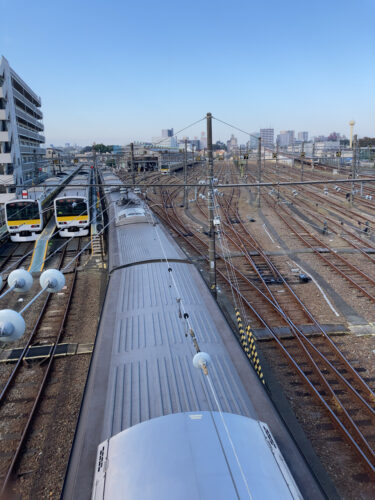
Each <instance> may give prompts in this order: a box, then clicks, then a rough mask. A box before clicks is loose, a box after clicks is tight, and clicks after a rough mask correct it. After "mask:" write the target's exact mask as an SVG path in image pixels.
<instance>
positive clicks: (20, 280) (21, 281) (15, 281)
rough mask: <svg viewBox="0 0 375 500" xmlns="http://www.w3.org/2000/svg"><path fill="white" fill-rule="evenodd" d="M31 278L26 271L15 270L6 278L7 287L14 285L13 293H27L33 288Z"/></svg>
mask: <svg viewBox="0 0 375 500" xmlns="http://www.w3.org/2000/svg"><path fill="white" fill-rule="evenodd" d="M33 281H34V280H33V277H32V275H31V273H29V272H28V271H26V269H15V270H14V271H12V272H11V273H10V275H9V276H8V285H9V287H12V286H14V285H15V288H14V291H15V292H28V291H29V290H30V288H31V287H32V286H33Z"/></svg>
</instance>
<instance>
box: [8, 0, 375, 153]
mask: <svg viewBox="0 0 375 500" xmlns="http://www.w3.org/2000/svg"><path fill="white" fill-rule="evenodd" d="M0 12H2V13H3V15H4V19H3V20H2V21H1V27H0V54H3V55H4V56H5V57H6V58H7V59H8V60H9V62H10V64H11V66H12V67H13V68H14V69H15V70H16V71H17V73H18V74H19V75H20V76H21V77H22V78H23V79H24V80H25V81H26V82H27V83H28V84H29V85H30V86H31V87H32V88H33V89H34V90H35V91H36V92H37V93H38V94H39V95H40V96H41V97H42V101H43V108H42V109H43V112H44V116H45V118H44V124H45V131H46V138H47V143H48V144H49V143H53V144H55V145H56V144H63V143H65V142H71V143H74V142H77V143H79V144H83V145H85V144H90V143H92V142H93V141H95V142H104V143H110V144H112V143H115V144H124V143H128V142H129V141H131V140H143V139H145V140H147V139H151V137H152V136H157V135H160V130H161V129H162V128H168V127H174V128H175V130H178V129H180V128H183V127H184V126H185V125H187V124H189V123H191V122H194V121H195V120H197V119H199V118H201V117H203V116H204V115H205V114H206V112H208V111H210V112H212V113H213V115H214V116H217V117H219V118H221V119H222V120H225V121H228V122H230V123H233V124H235V125H238V126H239V127H240V128H243V129H244V130H246V131H249V132H253V131H256V130H259V128H260V127H268V126H271V127H274V128H275V131H276V132H278V131H279V130H283V129H295V130H296V131H299V130H308V131H309V132H310V133H311V134H313V135H316V134H328V133H329V132H331V131H333V130H335V131H338V132H341V133H345V134H347V135H348V132H349V127H348V125H347V124H348V121H349V120H351V119H355V120H356V122H357V125H356V132H357V133H358V134H359V135H360V136H364V135H370V136H375V130H374V119H373V117H374V116H375V98H374V97H375V96H374V94H375V29H374V26H373V23H374V19H375V1H373V0H358V1H357V2H353V1H351V2H349V1H347V0H340V1H338V0H328V1H327V0H325V1H323V0H314V1H303V0H298V1H295V0H291V1H288V0H284V1H276V0H268V1H264V2H262V1H258V2H254V1H252V0H248V1H239V0H232V1H228V0H227V1H222V0H215V1H211V0H210V1H205V0H200V1H196V0H191V1H189V2H179V1H176V0H174V1H169V0H167V1H163V0H161V1H158V2H156V1H150V0H149V1H144V0H138V1H136V0H133V1H131V2H130V1H128V2H126V1H125V0H122V1H121V0H107V1H106V2H104V1H101V0H90V1H88V0H75V1H74V0H60V1H54V0H35V1H33V2H30V1H29V0H0ZM2 17H3V16H2ZM5 19H6V21H5ZM202 130H204V126H202V125H198V126H196V127H194V128H192V129H191V130H189V131H187V132H186V134H187V135H189V136H196V135H200V132H201V131H202ZM232 132H233V131H232V130H231V129H229V128H227V127H224V126H222V125H219V124H218V123H216V122H215V123H214V140H217V139H227V138H228V137H229V135H230V134H231V133H232ZM235 135H237V136H238V138H239V139H240V140H241V141H242V140H243V141H245V139H246V137H245V136H244V135H241V134H239V133H237V132H235Z"/></svg>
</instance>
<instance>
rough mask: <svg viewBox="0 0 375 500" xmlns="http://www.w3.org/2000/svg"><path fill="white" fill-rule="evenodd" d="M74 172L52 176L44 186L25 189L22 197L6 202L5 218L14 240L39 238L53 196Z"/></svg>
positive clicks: (49, 211)
mask: <svg viewBox="0 0 375 500" xmlns="http://www.w3.org/2000/svg"><path fill="white" fill-rule="evenodd" d="M73 173H74V172H72V171H68V172H67V173H66V175H65V176H64V177H63V178H59V177H50V178H49V179H47V180H46V181H45V182H44V183H43V185H42V186H35V187H32V188H29V189H28V190H24V191H23V197H22V198H19V199H15V200H12V201H9V202H7V203H5V206H4V208H5V220H6V225H7V228H8V232H9V234H10V239H11V240H12V241H15V242H23V241H35V240H36V239H37V238H38V236H39V235H40V233H41V232H42V230H43V228H44V225H45V223H46V222H47V221H48V219H49V217H50V215H51V208H52V207H51V206H50V202H51V200H52V198H53V197H54V196H55V195H56V194H57V193H58V192H59V191H60V189H61V186H62V185H63V184H65V182H67V179H69V178H70V177H71V176H72V175H73ZM60 185H61V186H60Z"/></svg>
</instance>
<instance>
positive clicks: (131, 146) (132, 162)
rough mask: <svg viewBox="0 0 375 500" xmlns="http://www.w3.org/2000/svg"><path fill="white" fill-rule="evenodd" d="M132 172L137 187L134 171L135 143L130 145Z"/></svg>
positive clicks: (133, 181)
mask: <svg viewBox="0 0 375 500" xmlns="http://www.w3.org/2000/svg"><path fill="white" fill-rule="evenodd" d="M130 170H131V172H132V184H133V186H134V185H135V170H134V143H133V142H131V143H130Z"/></svg>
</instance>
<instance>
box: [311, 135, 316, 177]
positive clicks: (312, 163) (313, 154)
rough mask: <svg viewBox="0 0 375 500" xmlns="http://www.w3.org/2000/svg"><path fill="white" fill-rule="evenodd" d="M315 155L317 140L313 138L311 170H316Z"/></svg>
mask: <svg viewBox="0 0 375 500" xmlns="http://www.w3.org/2000/svg"><path fill="white" fill-rule="evenodd" d="M314 156H315V140H313V144H312V153H311V170H314Z"/></svg>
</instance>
